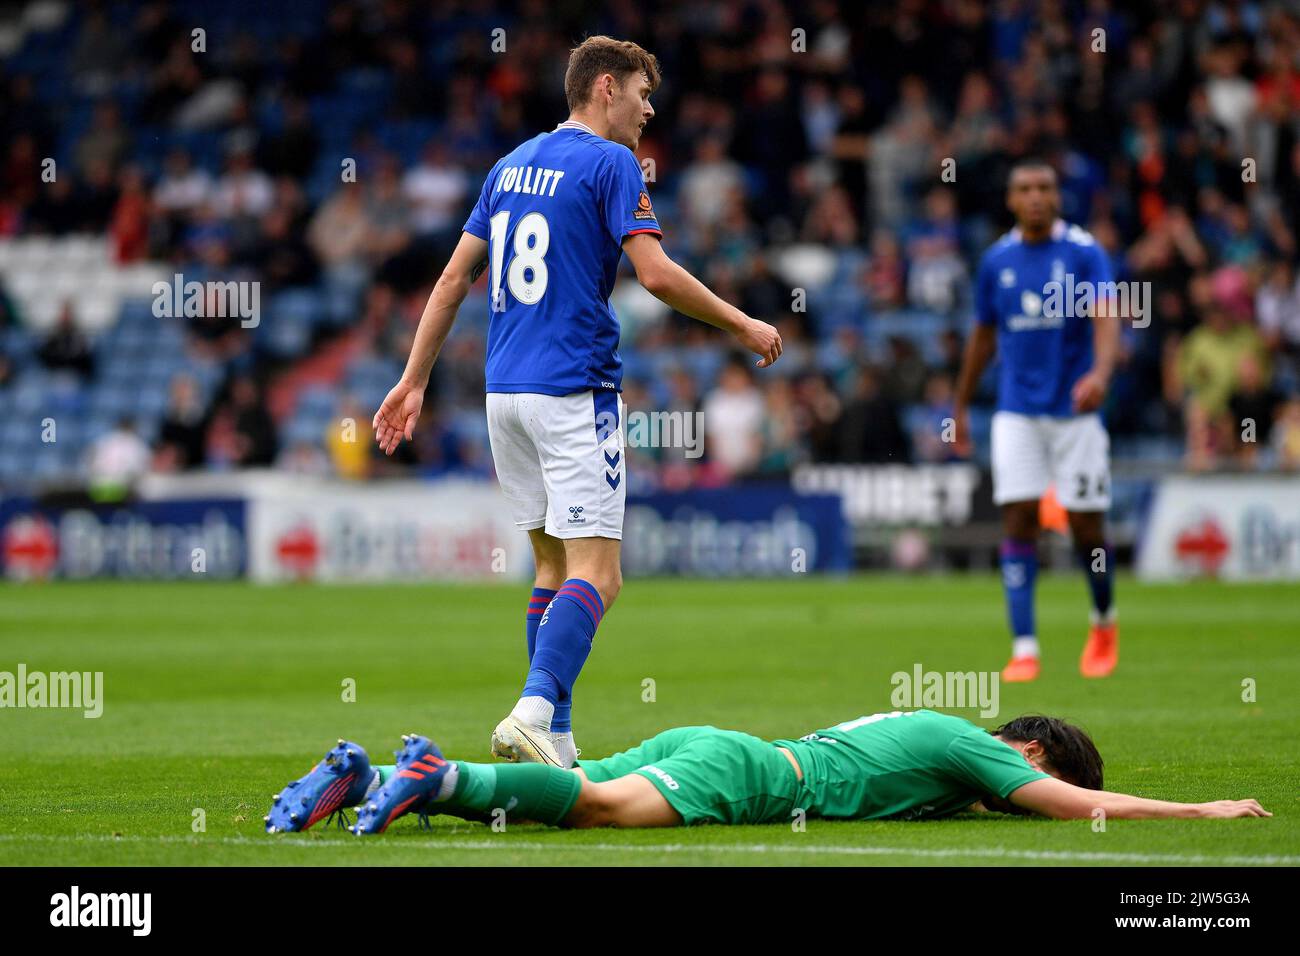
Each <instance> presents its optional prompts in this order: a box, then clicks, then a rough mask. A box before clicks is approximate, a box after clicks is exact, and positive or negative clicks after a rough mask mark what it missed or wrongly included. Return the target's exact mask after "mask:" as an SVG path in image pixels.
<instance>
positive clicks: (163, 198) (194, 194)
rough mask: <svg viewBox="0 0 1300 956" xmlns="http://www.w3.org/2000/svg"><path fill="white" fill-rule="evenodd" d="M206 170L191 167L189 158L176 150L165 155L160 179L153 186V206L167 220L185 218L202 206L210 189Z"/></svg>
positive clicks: (209, 193)
mask: <svg viewBox="0 0 1300 956" xmlns="http://www.w3.org/2000/svg"><path fill="white" fill-rule="evenodd" d="M214 188H215V187H214V185H213V182H212V177H211V176H210V175H208V172H207V170H205V169H201V168H199V167H197V166H195V165H194V163H193V162H192V161H191V159H190V154H189V153H188V152H186V151H185V150H183V149H180V148H177V149H173V150H171V151H170V152H169V153H168V154H167V158H166V160H164V162H163V172H162V176H161V177H159V179H158V183H157V185H155V186H154V192H153V199H154V203H155V205H156V206H157V208H158V209H159V211H161V212H162V213H164V214H166V215H168V216H186V215H189V214H190V213H192V212H194V211H195V210H196V209H199V208H200V207H202V206H203V205H205V204H206V203H207V202H208V201H209V200H210V199H211V198H212V192H213V189H214Z"/></svg>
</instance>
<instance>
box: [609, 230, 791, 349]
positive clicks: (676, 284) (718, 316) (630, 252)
mask: <svg viewBox="0 0 1300 956" xmlns="http://www.w3.org/2000/svg"><path fill="white" fill-rule="evenodd" d="M623 252H624V253H625V254H626V255H627V257H628V259H629V260H631V262H632V266H633V268H634V269H636V277H637V281H638V282H640V283H641V285H642V286H644V287H645V290H646V291H647V292H649V293H650V294H651V295H653V296H654V297H655V298H656V299H659V300H660V301H661V302H663V303H665V304H667V305H669V306H671V307H672V308H674V309H676V310H677V311H678V312H680V313H682V315H689V316H690V317H691V318H693V319H698V320H699V321H701V322H704V323H707V324H708V325H712V326H713V327H715V328H719V329H722V330H723V331H724V332H730V333H731V334H732V335H734V336H735V337H736V341H738V342H739V343H740V344H741V345H743V346H744V347H745V348H746V349H748V350H749V351H751V352H753V353H754V354H755V355H757V356H758V357H759V360H758V363H757V364H758V367H759V368H766V367H767V366H769V365H771V364H772V363H773V362H775V361H776V360H777V359H778V358H779V357H780V355H781V335H780V333H779V332H777V330H776V329H775V328H773V327H772V326H771V325H769V324H768V323H766V322H763V321H761V320H759V319H753V318H750V317H749V316H747V315H745V313H744V312H741V311H740V310H739V309H737V308H736V307H735V306H734V305H731V304H729V303H727V302H724V301H723V300H722V299H720V298H718V296H716V295H714V293H713V292H712V291H710V290H709V288H708V287H707V286H706V285H705V284H704V283H703V282H701V281H700V280H699V279H697V278H695V276H693V275H691V274H690V273H689V272H687V271H686V270H685V269H683V268H682V267H681V266H680V265H678V264H677V263H676V262H673V260H672V259H670V258H669V257H668V254H667V253H666V252H664V249H663V245H662V244H661V243H660V241H659V239H658V238H657V237H655V236H651V235H639V236H628V237H627V239H626V240H624V242H623Z"/></svg>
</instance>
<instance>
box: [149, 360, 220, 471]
mask: <svg viewBox="0 0 1300 956" xmlns="http://www.w3.org/2000/svg"><path fill="white" fill-rule="evenodd" d="M208 423H209V416H208V409H207V406H206V405H205V404H204V402H203V401H202V399H201V398H200V396H199V389H198V383H196V382H195V381H194V379H193V378H192V377H191V376H189V375H185V374H181V375H177V376H176V377H175V378H173V379H172V382H171V389H170V394H169V398H168V404H167V411H166V413H165V415H164V416H163V421H162V427H161V428H160V429H159V433H158V442H157V445H156V446H155V449H154V460H153V461H154V464H153V467H154V470H155V471H188V470H189V469H191V468H197V467H199V466H200V465H202V464H203V450H204V445H205V443H206V439H207V431H208Z"/></svg>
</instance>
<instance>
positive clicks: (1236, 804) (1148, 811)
mask: <svg viewBox="0 0 1300 956" xmlns="http://www.w3.org/2000/svg"><path fill="white" fill-rule="evenodd" d="M1010 800H1011V803H1012V804H1014V805H1015V806H1017V807H1021V808H1023V809H1025V810H1029V811H1031V812H1033V813H1037V814H1039V815H1041V816H1045V817H1052V818H1053V819H1055V820H1081V819H1087V818H1089V817H1091V816H1092V815H1093V814H1094V812H1095V811H1097V810H1101V811H1103V812H1104V813H1105V814H1106V816H1107V817H1113V818H1115V819H1117V820H1156V819H1164V818H1180V819H1201V818H1207V819H1208V818H1214V819H1222V818H1226V817H1271V816H1272V815H1273V814H1271V813H1269V812H1268V811H1267V810H1265V809H1264V808H1263V807H1261V806H1260V805H1259V802H1258V801H1257V800H1213V801H1211V802H1209V803H1175V802H1173V801H1170V800H1149V799H1147V798H1146V797H1135V796H1132V795H1130V794H1127V793H1112V792H1110V791H1108V790H1085V789H1084V788H1083V787H1076V786H1075V785H1074V784H1072V783H1067V782H1066V781H1064V780H1057V779H1056V778H1054V777H1049V778H1045V779H1041V780H1035V781H1033V782H1032V783H1027V784H1025V785H1024V786H1022V787H1019V788H1017V789H1016V790H1014V791H1012V793H1011V796H1010Z"/></svg>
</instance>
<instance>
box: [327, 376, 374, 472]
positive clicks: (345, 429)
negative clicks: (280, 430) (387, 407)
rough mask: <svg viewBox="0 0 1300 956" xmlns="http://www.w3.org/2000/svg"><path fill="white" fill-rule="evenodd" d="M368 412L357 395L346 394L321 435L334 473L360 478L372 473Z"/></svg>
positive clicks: (370, 414) (369, 413) (370, 413)
mask: <svg viewBox="0 0 1300 956" xmlns="http://www.w3.org/2000/svg"><path fill="white" fill-rule="evenodd" d="M373 414H374V413H373V412H369V411H368V410H367V409H366V408H364V407H363V406H362V405H361V403H360V402H358V401H357V399H356V396H354V395H344V396H343V397H342V398H341V399H340V400H339V404H338V408H337V409H336V410H335V412H334V420H333V421H331V422H330V423H329V425H327V426H326V428H325V434H324V435H323V436H322V437H323V438H324V440H325V448H326V451H327V452H328V453H329V457H330V461H331V462H332V463H333V465H334V474H336V475H338V476H339V477H340V478H348V479H351V480H357V481H359V480H361V479H363V478H366V477H368V476H369V474H370V462H371V449H372V448H373V447H374V446H373V445H372V444H371V443H370V441H369V440H368V439H369V438H370V434H369V431H368V427H369V425H370V421H369V418H370V416H372V415H373Z"/></svg>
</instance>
